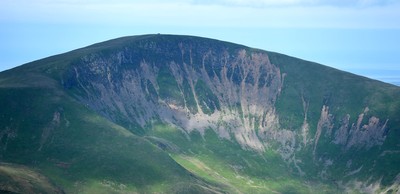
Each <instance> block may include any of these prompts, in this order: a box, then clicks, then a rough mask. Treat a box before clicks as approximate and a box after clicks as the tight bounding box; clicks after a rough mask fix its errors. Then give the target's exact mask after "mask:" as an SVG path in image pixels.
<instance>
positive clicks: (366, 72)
mask: <svg viewBox="0 0 400 194" xmlns="http://www.w3.org/2000/svg"><path fill="white" fill-rule="evenodd" d="M344 70H345V71H348V72H351V73H354V74H357V75H361V76H365V77H368V78H371V79H375V80H379V81H383V82H386V83H390V84H394V85H397V86H400V70H388V69H344Z"/></svg>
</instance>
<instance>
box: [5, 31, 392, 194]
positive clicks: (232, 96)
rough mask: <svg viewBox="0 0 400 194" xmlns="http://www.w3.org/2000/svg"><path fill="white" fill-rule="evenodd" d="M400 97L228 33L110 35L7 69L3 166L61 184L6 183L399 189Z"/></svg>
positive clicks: (113, 189) (174, 189)
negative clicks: (232, 39)
mask: <svg viewBox="0 0 400 194" xmlns="http://www.w3.org/2000/svg"><path fill="white" fill-rule="evenodd" d="M399 97H400V88H399V87H397V86H394V85H390V84H386V83H383V82H379V81H376V80H371V79H368V78H365V77H361V76H357V75H354V74H350V73H347V72H343V71H340V70H337V69H333V68H330V67H327V66H323V65H320V64H316V63H313V62H309V61H305V60H301V59H297V58H293V57H290V56H286V55H282V54H279V53H274V52H268V51H263V50H259V49H254V48H249V47H246V46H243V45H238V44H233V43H228V42H223V41H219V40H213V39H207V38H200V37H192V36H177V35H160V34H155V35H142V36H131V37H122V38H118V39H114V40H109V41H106V42H102V43H98V44H94V45H91V46H88V47H85V48H81V49H77V50H74V51H71V52H68V53H64V54H60V55H56V56H52V57H48V58H45V59H41V60H38V61H34V62H31V63H28V64H24V65H22V66H19V67H17V68H14V69H11V70H7V71H4V72H1V73H0V107H1V108H0V146H1V149H0V161H2V162H3V163H0V170H1V169H2V168H7V167H9V166H10V165H11V166H12V167H13V168H14V169H16V170H15V171H23V170H25V171H27V170H29V172H32V173H35V174H38V176H39V175H40V177H43V180H45V181H44V182H48V184H45V185H50V186H51V187H50V186H49V187H46V188H48V189H50V190H43V189H40V188H43V187H44V186H37V187H35V186H30V187H21V189H24V188H25V190H22V191H21V190H18V191H15V190H12V189H10V188H14V187H12V185H23V184H24V181H26V180H29V179H28V178H24V177H22V178H18V179H12V178H9V179H12V180H13V182H10V183H8V185H7V184H0V190H3V191H9V192H24V191H25V192H27V193H29V191H32V190H34V189H36V190H39V189H40V190H39V191H43V192H44V193H46V192H48V193H52V191H60V192H65V193H160V192H161V193H343V192H348V193H353V192H354V193H379V192H382V193H385V192H386V193H398V192H400V166H399V165H398V163H399V162H400V140H399V137H400V117H399V115H400V98H399ZM0 173H1V171H0ZM7 176H8V177H10V176H9V175H4V176H3V177H7ZM18 176H21V173H19V175H18ZM27 176H28V175H27ZM1 178H2V174H0V180H1ZM10 185H11V186H10ZM32 187H33V188H32Z"/></svg>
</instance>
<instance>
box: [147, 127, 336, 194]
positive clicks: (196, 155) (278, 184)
mask: <svg viewBox="0 0 400 194" xmlns="http://www.w3.org/2000/svg"><path fill="white" fill-rule="evenodd" d="M149 128H151V132H150V133H149V134H148V135H149V136H148V138H149V139H151V140H152V141H153V143H155V144H158V145H159V146H160V144H161V145H162V146H160V147H163V148H164V150H166V151H167V152H169V153H170V154H171V155H172V156H173V158H174V159H175V160H176V161H177V162H178V163H179V164H181V165H182V166H183V167H185V168H186V169H188V170H189V171H190V172H192V173H194V174H196V175H198V176H200V177H202V178H204V179H205V180H207V181H209V182H212V183H214V184H216V185H219V187H221V188H224V189H225V190H227V191H228V192H231V193H316V192H319V191H324V192H325V193H335V192H336V188H335V187H334V186H333V185H329V184H321V183H317V182H307V181H304V180H302V179H301V178H299V177H296V176H293V175H292V174H291V172H290V171H288V168H287V166H286V165H285V163H284V162H283V161H282V159H281V158H280V156H279V155H278V154H277V153H275V152H274V151H273V150H267V151H266V152H265V153H258V152H254V151H248V150H243V149H242V148H241V147H240V145H239V144H237V143H235V142H231V141H228V140H224V139H219V138H218V137H217V135H216V134H215V133H214V132H213V131H212V130H211V129H209V130H207V131H206V134H205V136H204V138H203V137H201V135H200V134H199V133H197V132H192V133H191V134H189V136H186V135H185V134H184V133H182V132H181V131H180V130H179V129H177V128H175V127H172V126H168V125H164V124H161V123H157V122H156V123H154V124H153V125H152V126H149ZM154 137H157V138H154ZM174 148H175V149H174ZM176 148H179V149H176Z"/></svg>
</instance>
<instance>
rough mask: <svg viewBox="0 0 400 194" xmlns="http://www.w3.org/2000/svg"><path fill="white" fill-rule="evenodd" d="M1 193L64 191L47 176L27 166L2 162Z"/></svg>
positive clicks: (0, 168)
mask: <svg viewBox="0 0 400 194" xmlns="http://www.w3.org/2000/svg"><path fill="white" fill-rule="evenodd" d="M0 193H62V191H61V190H60V189H59V188H57V187H56V186H54V184H53V183H51V182H50V181H49V180H48V179H47V178H46V177H45V176H43V175H42V174H40V173H38V172H36V171H34V170H32V169H30V168H28V167H25V166H20V165H14V164H8V163H0Z"/></svg>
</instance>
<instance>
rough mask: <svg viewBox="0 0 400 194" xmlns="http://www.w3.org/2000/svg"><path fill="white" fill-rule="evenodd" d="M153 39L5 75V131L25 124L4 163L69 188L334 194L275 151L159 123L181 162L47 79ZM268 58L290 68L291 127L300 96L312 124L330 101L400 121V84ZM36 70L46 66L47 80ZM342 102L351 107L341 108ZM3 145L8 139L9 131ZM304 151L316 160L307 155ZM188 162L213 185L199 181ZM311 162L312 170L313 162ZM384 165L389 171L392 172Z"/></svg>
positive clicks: (287, 104) (287, 121)
mask: <svg viewBox="0 0 400 194" xmlns="http://www.w3.org/2000/svg"><path fill="white" fill-rule="evenodd" d="M147 37H154V35H149V36H138V37H125V38H121V39H116V40H113V41H107V42H103V43H99V44H95V45H93V46H90V47H87V48H83V49H78V50H76V51H72V52H69V53H66V54H64V55H58V56H54V57H49V58H46V59H43V60H40V61H36V62H33V63H30V64H27V65H25V66H23V67H19V68H16V69H14V70H12V71H7V72H3V73H2V74H0V98H1V99H0V103H2V104H1V105H0V106H1V107H2V109H1V110H0V113H1V115H2V117H1V118H0V119H1V122H0V125H1V126H0V129H4V128H6V127H9V128H18V134H19V135H18V137H17V138H14V139H13V140H12V141H9V143H8V145H7V149H6V151H1V152H0V153H1V155H0V156H1V159H2V160H6V161H9V162H15V163H20V164H26V165H29V166H33V167H35V168H39V169H41V170H43V174H45V175H47V176H49V177H50V178H51V179H52V180H55V181H56V182H57V183H59V184H60V185H61V186H62V187H63V188H65V189H66V191H69V192H77V191H81V192H82V191H86V192H99V191H103V192H106V193H108V192H115V191H122V190H126V191H139V192H140V191H142V192H143V191H153V192H155V191H165V190H168V189H169V190H170V191H177V192H179V188H181V191H188V190H185V189H189V190H190V189H192V191H201V192H205V191H206V190H208V189H210V188H211V189H215V187H212V186H210V185H214V186H215V185H217V186H218V187H221V188H223V189H224V190H227V191H230V192H245V193H248V192H255V193H264V192H266V191H267V192H272V193H273V192H283V193H291V192H293V191H296V192H299V193H309V192H314V191H321V190H324V191H326V192H328V191H332V192H333V191H335V188H333V187H332V186H330V185H323V184H319V183H314V182H308V183H307V185H306V184H305V182H303V180H301V179H299V178H296V177H294V176H292V175H291V174H290V172H288V171H287V168H286V166H283V165H282V164H283V163H282V160H281V159H280V158H279V156H278V154H276V153H274V152H273V151H267V152H266V153H265V154H262V155H260V154H259V153H254V152H251V151H244V150H241V148H240V146H239V145H237V144H236V143H232V142H229V141H221V140H220V139H218V138H217V136H216V135H215V134H214V133H213V132H211V130H209V131H208V132H207V135H206V138H204V139H203V138H201V137H200V136H199V135H198V134H196V133H193V134H190V139H191V140H190V141H189V140H188V139H187V138H186V137H185V136H184V135H183V134H182V133H181V132H180V131H179V130H177V129H175V128H171V127H169V126H165V125H162V124H155V125H154V126H152V127H153V129H152V130H150V131H149V132H148V134H146V135H147V136H148V139H149V141H150V142H152V143H154V144H155V145H158V146H159V147H160V148H163V149H166V147H165V146H163V144H160V142H159V141H158V140H154V138H152V137H151V136H156V137H158V138H160V137H161V138H163V139H165V140H166V141H167V142H174V143H175V144H176V145H177V147H179V148H180V149H178V151H177V150H176V149H166V150H165V151H166V152H167V153H169V154H171V156H172V158H173V159H175V161H176V162H178V163H179V165H178V164H177V163H175V162H174V161H173V160H171V158H170V157H169V156H168V155H167V154H166V152H164V151H161V150H160V149H158V148H157V147H155V146H153V145H152V144H150V143H149V142H148V141H147V140H144V139H143V138H141V137H138V136H135V135H133V134H131V133H130V132H128V131H126V130H125V129H124V128H122V127H120V126H118V125H115V124H113V123H111V122H108V121H107V120H105V119H104V118H102V117H99V116H98V115H97V114H95V113H94V112H92V111H90V110H88V109H87V108H86V107H84V106H83V105H79V104H78V103H76V102H75V101H74V100H73V99H72V98H70V97H68V95H66V94H64V93H63V92H62V91H61V90H60V88H58V83H57V82H55V81H54V80H53V79H51V78H48V77H46V76H49V77H52V78H59V77H61V75H62V74H63V72H64V70H65V69H67V68H68V64H69V63H70V62H71V61H73V60H75V59H76V58H77V57H78V56H80V55H83V54H85V53H90V52H95V51H99V50H103V52H107V50H108V49H113V48H114V47H121V46H122V45H124V44H129V42H131V41H135V40H140V39H143V38H147ZM169 38H171V39H172V38H177V37H169ZM170 41H174V40H170ZM236 46H237V45H236ZM104 49H105V51H104ZM269 55H270V60H271V62H272V63H274V64H276V65H278V66H279V67H280V68H281V72H282V73H287V74H288V76H287V77H286V79H285V85H284V90H283V91H282V95H281V98H279V101H278V103H277V110H278V113H279V114H280V119H281V123H282V125H283V126H284V127H285V128H289V129H296V127H297V128H298V126H300V125H301V124H302V121H303V115H302V113H303V107H302V102H301V95H303V96H304V98H305V100H306V101H309V102H310V107H309V115H308V117H309V122H310V125H311V129H315V128H316V124H317V122H318V119H319V114H320V111H321V107H322V105H323V104H325V103H326V104H328V105H329V106H330V107H331V109H332V110H335V112H336V114H337V115H336V116H337V117H336V118H338V119H339V118H341V117H342V116H343V115H345V114H347V113H350V114H351V116H352V118H356V116H357V115H358V114H359V113H361V112H362V110H363V108H365V106H372V107H373V108H372V110H371V112H372V113H373V114H374V115H375V113H376V115H378V116H379V115H385V114H386V112H387V110H386V108H385V107H387V104H389V103H392V105H391V106H390V107H391V108H390V109H389V115H390V118H389V119H390V120H392V121H394V122H393V123H394V124H391V125H393V126H395V124H398V123H399V120H398V118H397V117H395V116H396V115H399V114H400V112H399V110H400V108H399V103H396V102H394V103H393V96H400V95H399V89H398V88H395V87H392V86H389V85H387V84H382V83H379V82H375V81H371V80H369V79H365V78H360V77H358V76H354V75H351V74H348V73H344V72H340V71H337V70H334V69H331V68H326V67H322V66H319V65H316V64H314V63H309V62H306V61H298V60H297V59H296V60H294V59H293V58H291V57H287V56H283V55H279V54H276V53H269ZM32 72H44V73H45V74H46V76H43V75H42V74H41V73H37V74H36V73H32ZM40 80H42V81H40ZM338 80H339V81H338ZM59 81H62V80H59ZM343 81H344V82H343ZM16 83H19V84H16ZM21 83H22V84H21ZM21 86H29V87H24V88H21ZM43 87H44V88H46V89H43ZM332 91H335V93H333V92H332ZM354 93H356V94H357V95H354V97H352V98H343V96H348V95H350V94H354ZM55 94H56V95H55ZM350 96H352V95H350ZM365 96H369V97H365ZM49 99H50V101H49ZM385 99H389V100H385ZM381 102H384V103H381ZM20 103H22V104H20ZM385 103H387V104H385ZM343 106H346V107H347V108H346V109H341V108H340V107H343ZM3 107H5V108H6V109H3ZM7 108H8V109H7ZM370 108H371V107H370ZM16 110H17V111H16ZM57 111H58V112H61V115H62V121H61V124H60V127H59V128H58V129H57V130H54V131H53V133H52V134H51V137H52V138H51V139H52V140H51V141H47V142H46V144H45V145H44V147H43V149H42V150H41V151H40V152H39V151H38V147H40V145H39V144H40V137H41V136H42V131H41V129H42V128H43V127H45V126H46V125H48V123H49V122H51V120H52V117H53V114H54V112H57ZM17 113H18V114H17ZM37 113H40V114H37ZM32 114H33V115H32ZM3 115H5V116H3ZM11 118H12V119H11ZM67 123H69V124H67ZM312 133H314V132H312ZM390 134H391V135H390V136H389V137H388V141H387V143H385V146H386V147H390V146H396V143H397V140H396V138H394V137H398V136H399V130H397V131H396V130H395V131H391V132H390ZM11 142H14V144H12V143H11ZM26 142H29V143H28V144H27V143H26ZM1 143H2V144H1V145H2V146H3V145H5V138H4V137H3V138H2V139H1ZM167 147H168V146H167ZM377 153H378V152H377ZM304 157H308V158H311V157H310V156H309V155H307V153H305V156H304ZM349 157H350V156H349ZM365 157H366V156H365V155H362V157H360V158H361V160H363V159H364V158H365ZM116 158H118V160H116ZM305 161H306V160H305ZM392 161H399V160H396V159H393V160H392V159H389V160H388V161H385V162H387V163H388V164H390V162H392ZM304 163H307V162H304V161H303V164H304ZM310 164H311V163H310ZM182 166H183V167H184V168H186V169H187V170H189V171H190V172H191V173H193V174H195V175H196V176H199V177H201V178H203V179H205V180H207V181H208V182H210V183H212V184H205V183H204V181H199V180H198V179H196V178H193V177H191V176H190V174H189V173H188V172H187V171H186V170H185V169H183V168H182ZM99 167H101V168H99ZM306 168H309V169H306V170H309V171H310V172H313V169H311V168H313V165H310V166H306ZM393 168H395V169H397V168H399V167H396V166H393ZM380 170H381V171H382V172H380V173H382V174H384V173H387V171H388V169H380ZM314 171H315V169H314ZM399 171H400V170H396V172H399ZM315 181H318V180H315ZM190 185H192V186H190ZM199 185H200V186H199ZM310 185H311V186H312V187H310ZM204 186H206V187H209V188H204Z"/></svg>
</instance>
